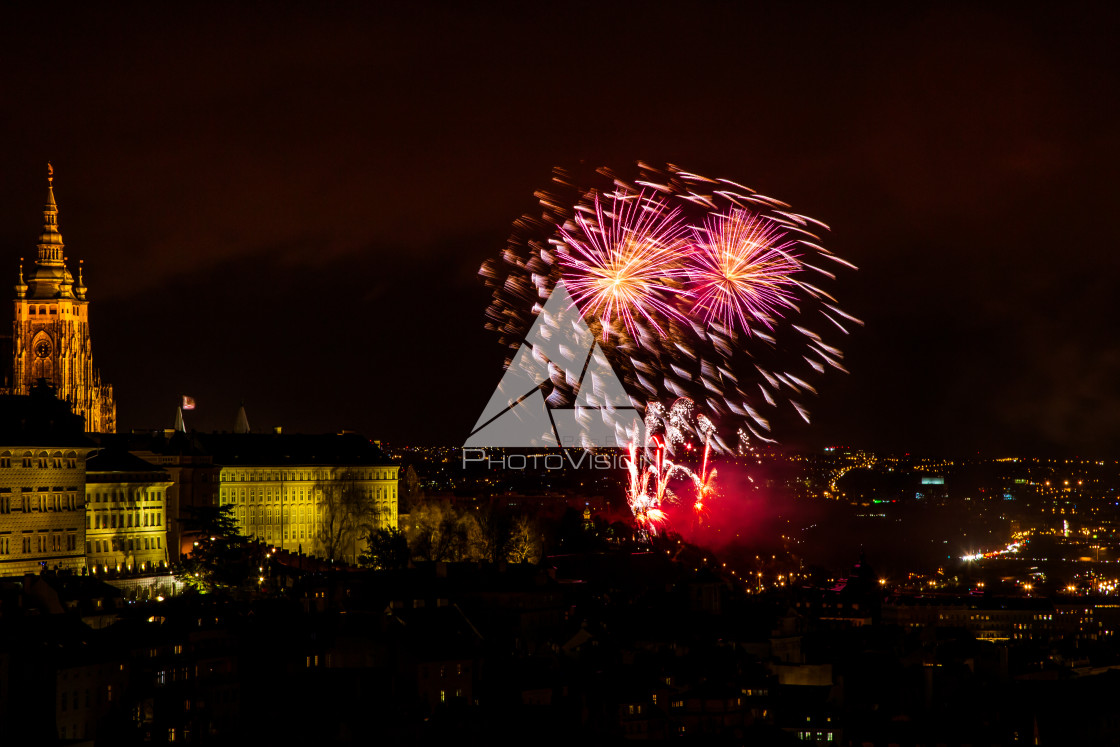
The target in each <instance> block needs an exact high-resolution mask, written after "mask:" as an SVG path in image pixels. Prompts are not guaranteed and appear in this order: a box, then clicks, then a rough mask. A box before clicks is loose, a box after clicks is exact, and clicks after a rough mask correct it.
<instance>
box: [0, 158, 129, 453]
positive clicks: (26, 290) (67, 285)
mask: <svg viewBox="0 0 1120 747" xmlns="http://www.w3.org/2000/svg"><path fill="white" fill-rule="evenodd" d="M47 169H48V172H47V173H48V176H47V203H46V205H45V206H44V207H43V232H42V233H41V234H40V235H39V245H38V246H39V256H38V258H37V259H36V260H35V265H34V266H33V267H32V268H31V271H30V273H29V274H28V275H27V277H26V279H25V278H24V274H23V266H22V264H21V266H20V272H19V283H18V284H17V285H16V287H15V292H16V298H15V324H14V327H13V336H12V338H11V341H10V343H8V344H10V353H11V355H12V358H11V361H12V368H11V376H10V384H8V385H7V386H8V387H9V390H8V392H4V393H11V394H28V393H29V392H30V391H31V388H32V387H33V386H35V384H36V382H38V381H40V380H45V381H46V382H47V383H49V384H51V385H52V386H54V388H55V391H56V393H57V396H58V397H59V399H62V400H65V401H66V402H69V403H70V406H71V407H72V408H73V410H74V412H75V413H76V414H77V415H80V416H82V417H83V418H85V430H86V432H88V433H113V432H114V431H115V430H116V420H117V406H116V403H115V402H114V400H113V387H112V386H110V385H108V384H103V383H102V382H101V376H100V374H99V372H98V371H97V369H96V368H94V365H93V353H92V352H91V347H90V333H89V301H88V300H87V299H86V287H85V285H83V283H82V272H81V267H80V266H79V268H78V278H77V280H75V279H74V276H73V275H71V274H70V270H68V269H67V267H66V257H65V256H64V255H63V252H62V250H63V243H62V234H60V233H59V231H58V206H57V205H56V204H55V201H54V186H53V179H54V177H53V175H52V174H53V171H52V170H51V169H50V166H49V165H48V167H47ZM5 347H7V345H6V346H5Z"/></svg>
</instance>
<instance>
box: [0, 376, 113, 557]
mask: <svg viewBox="0 0 1120 747" xmlns="http://www.w3.org/2000/svg"><path fill="white" fill-rule="evenodd" d="M94 446H95V445H94V443H93V442H92V441H90V440H89V439H88V438H87V437H86V436H85V435H84V434H83V431H82V418H81V416H79V415H75V414H73V413H72V412H71V411H70V406H69V405H68V404H67V403H66V402H63V401H60V400H59V399H58V398H57V397H55V394H54V390H53V388H52V387H50V386H47V385H44V384H41V385H39V386H36V387H34V388H32V390H31V394H30V395H28V396H20V395H6V396H0V575H3V576H20V575H23V574H26V573H33V574H37V573H39V572H40V571H42V570H60V571H74V572H80V571H81V570H83V569H84V568H85V567H86V561H85V462H86V455H87V454H89V452H90V451H92V450H93V449H94Z"/></svg>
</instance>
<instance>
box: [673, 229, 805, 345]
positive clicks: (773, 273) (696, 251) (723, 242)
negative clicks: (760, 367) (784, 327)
mask: <svg viewBox="0 0 1120 747" xmlns="http://www.w3.org/2000/svg"><path fill="white" fill-rule="evenodd" d="M695 233H696V241H695V244H694V246H693V250H692V251H691V252H690V253H689V255H688V258H687V260H688V264H689V267H688V271H687V272H688V277H689V287H690V290H691V293H692V297H693V306H692V313H693V314H695V315H698V316H700V317H701V318H702V319H703V320H704V321H705V322H711V321H712V320H715V321H718V322H720V323H722V324H723V325H724V326H725V327H727V328H728V329H732V328H734V327H736V326H737V327H738V328H739V329H741V330H742V331H744V332H750V330H751V327H752V326H753V325H755V324H758V323H762V324H764V325H765V326H766V327H767V328H768V329H772V328H773V326H774V320H775V316H777V315H778V312H780V311H781V310H782V309H789V308H792V307H793V304H794V297H795V291H796V288H797V281H796V280H795V279H794V275H795V274H796V273H797V272H798V271H799V270H801V269H802V265H801V262H800V261H799V260H798V259H797V257H795V256H794V255H793V254H791V250H792V248H793V247H794V245H795V243H796V242H794V241H789V240H786V236H785V234H784V233H783V232H782V231H781V230H779V228H778V227H777V226H775V225H774V224H773V223H772V222H770V221H768V220H767V219H765V218H762V217H759V216H758V215H755V214H754V213H751V212H749V211H747V210H741V209H733V210H731V211H730V213H729V214H726V215H709V216H708V217H707V219H706V220H705V222H704V226H703V227H702V228H699V229H697V230H696V232H695Z"/></svg>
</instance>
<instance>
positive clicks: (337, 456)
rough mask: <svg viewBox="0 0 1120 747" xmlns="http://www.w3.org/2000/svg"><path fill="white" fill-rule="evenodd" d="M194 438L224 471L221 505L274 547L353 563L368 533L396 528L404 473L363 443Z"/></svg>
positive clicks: (353, 439) (335, 438) (345, 438)
mask: <svg viewBox="0 0 1120 747" xmlns="http://www.w3.org/2000/svg"><path fill="white" fill-rule="evenodd" d="M194 438H195V439H197V441H198V443H199V444H200V445H201V446H202V449H203V450H204V451H206V452H208V453H210V454H211V455H212V456H213V459H214V464H215V465H216V466H218V467H219V469H220V474H219V483H220V488H219V495H218V502H219V504H220V505H232V506H233V507H234V515H235V516H236V518H237V521H238V523H239V524H240V525H241V527H242V529H243V531H244V532H245V533H246V534H247V535H249V536H251V537H255V538H256V539H258V540H261V541H263V542H265V543H267V544H269V545H273V546H275V547H279V548H281V549H283V550H287V551H289V552H298V551H303V552H306V553H309V554H315V555H319V556H323V557H334V558H335V559H337V560H342V561H344V562H349V563H353V562H356V561H357V556H358V554H359V552H361V549H362V548H361V547H360V543H359V541H358V540H359V539H360V533H361V529H362V528H364V527H373V528H393V529H395V528H397V507H398V503H397V500H398V496H397V480H398V470H399V467H398V466H397V465H396V464H394V463H393V461H392V460H391V459H389V457H387V456H386V455H385V454H384V452H382V451H381V449H379V448H378V447H377V446H375V445H374V444H373V443H372V442H370V441H369V440H368V439H366V438H364V437H362V436H359V435H357V434H354V433H343V434H338V435H298V434H278V433H274V434H254V433H211V434H196V435H195V436H194ZM355 506H358V507H360V508H361V511H362V515H354V514H353V512H352V509H353V507H355Z"/></svg>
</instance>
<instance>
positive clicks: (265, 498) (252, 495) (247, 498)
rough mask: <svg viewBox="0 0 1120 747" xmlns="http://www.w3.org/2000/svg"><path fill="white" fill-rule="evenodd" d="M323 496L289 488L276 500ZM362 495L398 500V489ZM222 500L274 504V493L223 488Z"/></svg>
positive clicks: (319, 491)
mask: <svg viewBox="0 0 1120 747" xmlns="http://www.w3.org/2000/svg"><path fill="white" fill-rule="evenodd" d="M322 495H323V494H322V491H321V490H317V491H315V493H314V495H313V494H312V491H310V490H306V491H305V490H304V489H303V488H299V490H298V491H297V490H296V489H295V488H288V489H285V490H284V492H283V495H282V496H281V493H280V488H276V494H275V500H277V501H280V500H286V501H292V502H303V503H306V502H307V501H310V500H316V499H319V500H321V499H322ZM362 495H364V496H365V497H367V498H373V499H375V500H379V501H380V500H388V499H390V498H396V497H397V489H396V487H391V488H381V487H377V488H363V489H362ZM220 498H221V502H222V503H223V504H225V503H258V502H259V503H272V501H273V492H272V488H249V489H248V492H246V490H245V488H241V490H240V491H238V489H237V488H230V489H228V490H227V489H226V488H222V491H221V495H220Z"/></svg>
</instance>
